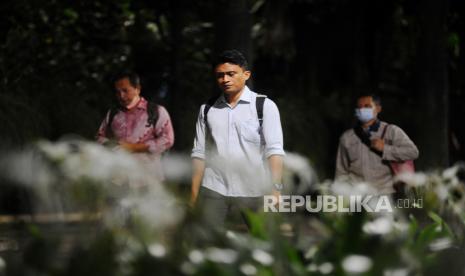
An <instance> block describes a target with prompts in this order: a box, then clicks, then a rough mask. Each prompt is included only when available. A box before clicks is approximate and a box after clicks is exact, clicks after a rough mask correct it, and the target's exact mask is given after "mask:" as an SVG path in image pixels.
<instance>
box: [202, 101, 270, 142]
mask: <svg viewBox="0 0 465 276" xmlns="http://www.w3.org/2000/svg"><path fill="white" fill-rule="evenodd" d="M219 97H220V96H214V97H211V98H210V99H209V100H208V101H207V102H206V103H205V108H204V109H203V121H204V123H205V126H206V127H207V129H208V130H209V131H206V134H205V140H206V143H205V145H207V144H211V145H213V146H214V147H215V148H216V145H215V144H214V143H213V141H212V140H213V139H211V130H210V127H209V126H208V121H207V118H208V117H207V116H208V111H209V110H210V108H211V107H212V106H213V105H214V104H215V102H216V101H217V100H218V98H219ZM265 99H266V95H262V94H257V97H256V100H255V108H256V109H257V117H258V123H259V124H260V128H261V126H262V124H263V105H264V104H265Z"/></svg>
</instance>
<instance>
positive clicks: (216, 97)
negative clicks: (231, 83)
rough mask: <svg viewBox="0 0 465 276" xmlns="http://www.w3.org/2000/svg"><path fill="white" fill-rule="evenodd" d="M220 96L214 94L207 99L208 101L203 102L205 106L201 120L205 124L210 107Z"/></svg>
mask: <svg viewBox="0 0 465 276" xmlns="http://www.w3.org/2000/svg"><path fill="white" fill-rule="evenodd" d="M219 97H220V96H214V97H211V98H210V99H208V101H207V102H206V103H205V108H204V109H203V121H204V122H205V125H207V114H208V111H209V110H210V108H211V107H212V106H213V105H214V104H215V102H216V101H217V100H218V98H219Z"/></svg>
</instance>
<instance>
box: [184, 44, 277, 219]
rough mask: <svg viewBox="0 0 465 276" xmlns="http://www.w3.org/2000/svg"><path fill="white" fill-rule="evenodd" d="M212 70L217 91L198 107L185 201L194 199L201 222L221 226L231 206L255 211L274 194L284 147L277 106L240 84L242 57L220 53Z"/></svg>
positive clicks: (246, 72)
mask: <svg viewBox="0 0 465 276" xmlns="http://www.w3.org/2000/svg"><path fill="white" fill-rule="evenodd" d="M214 73H215V77H216V81H217V84H218V86H219V88H220V89H221V91H222V92H223V93H222V94H221V95H219V96H218V97H215V98H212V99H210V100H209V101H208V102H207V103H206V104H203V105H202V106H201V108H200V112H199V116H198V119H197V124H196V136H195V140H194V148H193V150H192V155H191V156H192V161H193V175H192V186H191V201H190V204H191V206H194V205H196V202H197V199H198V198H199V201H200V205H201V206H202V208H203V214H204V218H205V220H207V222H208V223H209V224H211V225H215V226H217V227H222V226H223V225H224V222H225V219H226V217H227V216H228V214H229V213H231V212H232V211H233V210H241V211H242V209H244V208H247V209H252V210H256V209H258V208H260V207H262V206H263V196H264V195H267V194H273V195H275V196H279V195H280V191H281V190H282V188H283V187H282V184H281V176H282V167H283V158H282V157H283V156H284V150H283V134H282V129H281V120H280V116H279V111H278V108H277V106H276V104H275V103H274V102H273V101H271V100H270V99H268V98H266V97H265V96H263V95H258V94H257V93H255V92H252V91H251V90H250V89H249V88H248V87H247V86H246V81H247V80H248V79H249V78H250V75H251V72H250V71H249V70H248V68H247V61H246V59H245V58H244V56H243V55H242V54H241V53H240V52H238V51H236V50H229V51H225V52H223V53H222V54H221V55H220V56H219V57H218V59H217V60H216V62H215V64H214ZM262 208H263V207H262Z"/></svg>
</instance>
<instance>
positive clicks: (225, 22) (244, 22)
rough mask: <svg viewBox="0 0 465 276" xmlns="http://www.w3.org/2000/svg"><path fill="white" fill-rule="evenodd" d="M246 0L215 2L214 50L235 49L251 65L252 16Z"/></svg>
mask: <svg viewBox="0 0 465 276" xmlns="http://www.w3.org/2000/svg"><path fill="white" fill-rule="evenodd" d="M248 2H249V1H247V0H235V1H224V0H220V1H217V2H216V9H215V10H216V11H217V14H216V17H215V36H216V42H215V52H216V53H220V52H222V51H224V50H228V49H236V50H239V51H240V52H241V53H243V54H244V56H245V58H246V59H247V61H248V62H249V65H252V58H253V57H252V37H251V29H252V16H251V14H250V12H249V8H250V7H249V5H248Z"/></svg>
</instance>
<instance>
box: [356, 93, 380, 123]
mask: <svg viewBox="0 0 465 276" xmlns="http://www.w3.org/2000/svg"><path fill="white" fill-rule="evenodd" d="M357 108H373V116H374V118H376V117H377V116H378V113H380V112H381V106H379V105H377V104H376V103H375V102H374V101H373V98H372V97H371V96H366V97H361V98H359V99H358V101H357Z"/></svg>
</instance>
